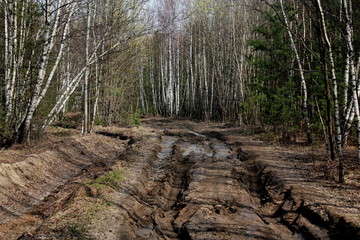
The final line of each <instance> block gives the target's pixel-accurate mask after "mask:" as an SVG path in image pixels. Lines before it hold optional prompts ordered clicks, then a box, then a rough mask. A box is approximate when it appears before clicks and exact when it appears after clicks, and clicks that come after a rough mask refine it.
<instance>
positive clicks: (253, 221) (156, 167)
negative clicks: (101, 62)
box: [0, 118, 360, 240]
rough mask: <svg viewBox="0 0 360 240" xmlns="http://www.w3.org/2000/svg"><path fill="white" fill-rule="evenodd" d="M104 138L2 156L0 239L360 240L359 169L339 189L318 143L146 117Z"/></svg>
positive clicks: (58, 138)
mask: <svg viewBox="0 0 360 240" xmlns="http://www.w3.org/2000/svg"><path fill="white" fill-rule="evenodd" d="M58 131H64V132H66V134H65V133H58ZM95 131H96V132H97V133H98V134H95V133H94V134H91V135H89V136H80V135H78V134H77V133H76V132H75V130H66V131H65V130H58V128H55V129H53V130H52V132H51V133H50V134H49V136H48V137H47V140H46V141H42V142H40V143H39V144H37V145H36V146H34V147H29V148H27V149H23V148H22V147H17V148H18V150H6V151H4V154H2V156H1V157H0V164H1V165H0V178H1V179H0V183H1V184H3V186H4V187H2V188H1V189H2V190H1V191H2V192H3V193H4V194H2V196H1V197H0V214H1V215H2V218H1V219H2V220H1V222H0V239H33V240H34V239H37V240H40V239H101V240H102V239H121V240H122V239H124V240H125V239H196V240H200V239H214V240H215V239H359V237H360V235H359V229H360V226H359V225H360V218H359V216H360V203H359V199H360V198H359V197H360V196H359V192H360V191H359V190H360V184H359V179H357V177H358V176H359V167H358V166H357V165H355V164H353V165H351V168H348V169H347V183H346V184H343V185H339V184H336V183H335V182H333V181H326V180H324V179H322V178H321V172H320V171H319V166H321V164H323V162H321V161H315V160H316V159H317V158H318V155H317V152H315V151H311V149H310V148H306V147H289V146H287V147H280V146H275V145H269V144H266V143H264V142H261V141H258V140H254V137H253V136H244V135H242V131H240V129H238V128H236V127H233V126H229V125H224V124H205V123H196V122H192V121H188V120H175V119H157V118H152V119H150V118H149V119H144V120H143V126H142V127H139V128H98V129H96V130H95ZM319 162H320V164H319ZM348 166H349V165H348Z"/></svg>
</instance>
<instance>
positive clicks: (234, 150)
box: [21, 127, 301, 240]
mask: <svg viewBox="0 0 360 240" xmlns="http://www.w3.org/2000/svg"><path fill="white" fill-rule="evenodd" d="M149 134H150V133H149ZM144 143H147V144H144ZM126 159H127V160H126V161H127V163H128V166H127V170H126V172H127V176H126V178H125V179H124V180H123V181H122V182H121V183H120V185H119V186H118V188H116V189H112V188H101V189H99V190H94V189H93V188H92V187H91V186H89V185H86V187H85V188H84V189H85V190H87V189H88V190H89V191H83V190H81V189H82V188H81V189H80V190H77V192H75V193H74V197H73V198H72V203H69V205H67V206H65V207H64V209H62V210H60V211H59V212H58V213H54V214H53V216H49V218H47V219H44V222H43V224H42V225H41V226H40V227H39V228H38V229H37V230H36V231H35V232H33V233H31V234H28V235H26V234H25V235H23V236H22V238H21V239H27V240H29V239H32V240H35V239H36V240H40V239H41V240H50V239H99V240H106V239H109V240H110V239H120V240H128V239H129V240H130V239H151V240H153V239H154V240H172V239H178V240H212V239H213V240H218V239H229V240H230V239H234V240H235V239H237V240H238V239H269V240H275V239H286V240H289V239H301V237H300V236H299V235H297V234H293V233H292V232H291V231H290V230H289V229H288V228H287V227H285V226H284V225H282V224H280V223H279V222H278V221H277V220H276V219H271V218H269V217H267V216H263V214H262V212H261V210H260V207H261V202H262V201H261V200H262V198H261V195H259V193H260V192H261V191H259V190H260V189H261V186H259V181H258V177H259V175H258V169H257V168H256V167H255V165H253V162H252V160H251V159H249V160H248V159H246V154H245V153H243V152H242V151H241V149H240V148H239V147H235V146H229V145H228V144H227V143H226V142H225V141H223V140H222V139H221V137H219V136H218V135H216V134H215V133H211V132H210V133H198V132H195V131H193V130H191V129H189V128H186V127H180V128H179V129H176V130H174V129H168V130H165V131H163V133H162V135H161V136H160V137H159V135H158V134H155V133H152V135H151V134H150V135H149V136H148V137H147V138H146V139H144V140H143V142H141V141H140V142H138V143H136V144H134V145H133V146H132V147H131V149H130V151H129V153H128V155H127V157H126ZM116 166H117V165H116V164H115V165H114V168H116ZM94 205H95V206H96V207H94ZM81 216H82V217H81ZM81 222H82V223H81ZM83 223H84V224H83ZM82 224H83V225H82ZM86 226H91V227H86Z"/></svg>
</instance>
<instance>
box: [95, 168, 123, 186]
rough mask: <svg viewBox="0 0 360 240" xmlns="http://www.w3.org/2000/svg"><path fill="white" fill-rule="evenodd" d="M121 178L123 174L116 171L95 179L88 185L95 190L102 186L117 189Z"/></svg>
mask: <svg viewBox="0 0 360 240" xmlns="http://www.w3.org/2000/svg"><path fill="white" fill-rule="evenodd" d="M123 177H124V172H123V171H120V170H116V171H112V172H110V173H107V174H105V175H103V176H101V177H99V178H97V179H95V180H94V181H93V182H91V183H90V185H92V186H94V187H95V188H97V189H99V188H101V187H102V186H104V185H105V186H109V187H112V188H114V189H117V188H118V187H119V185H118V184H119V181H121V180H122V179H123Z"/></svg>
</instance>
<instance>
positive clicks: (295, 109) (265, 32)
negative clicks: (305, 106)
mask: <svg viewBox="0 0 360 240" xmlns="http://www.w3.org/2000/svg"><path fill="white" fill-rule="evenodd" d="M264 18H265V19H266V20H267V22H266V23H264V24H262V25H260V26H258V27H256V29H255V32H256V33H258V35H257V36H258V37H257V38H256V39H252V40H251V41H249V44H250V46H251V47H252V49H253V51H254V52H261V54H254V55H252V56H249V57H248V59H247V61H248V62H250V64H252V65H253V66H254V67H255V68H256V69H258V71H257V73H256V75H255V76H254V77H253V79H252V82H251V83H250V85H249V90H250V92H252V93H253V94H249V97H248V98H247V99H246V102H245V103H244V109H246V108H249V109H252V111H251V112H249V114H251V115H253V116H252V119H253V118H257V119H256V121H259V122H261V123H262V124H265V125H270V126H274V127H273V130H274V131H275V132H281V133H283V134H284V133H286V134H288V133H289V131H290V130H291V132H293V131H296V130H297V129H298V127H297V126H299V124H300V122H301V119H302V115H301V114H302V112H301V107H299V106H301V98H300V97H299V95H300V92H301V91H300V84H299V76H297V75H296V74H297V73H296V72H294V71H293V70H292V69H291V68H292V67H293V66H292V63H293V59H294V56H293V52H292V49H291V46H290V44H289V39H288V36H287V32H286V29H285V28H284V26H283V25H282V24H281V22H280V19H279V16H278V15H276V14H274V13H271V12H265V13H264ZM292 71H293V73H294V75H291V72H292ZM254 108H255V109H257V113H256V115H254V112H256V111H254V110H253V109H254ZM250 121H253V120H250Z"/></svg>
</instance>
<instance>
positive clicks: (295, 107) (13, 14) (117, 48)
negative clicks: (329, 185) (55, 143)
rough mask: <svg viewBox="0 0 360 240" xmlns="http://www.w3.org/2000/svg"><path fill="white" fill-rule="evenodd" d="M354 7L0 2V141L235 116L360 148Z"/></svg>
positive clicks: (288, 135)
mask: <svg viewBox="0 0 360 240" xmlns="http://www.w3.org/2000/svg"><path fill="white" fill-rule="evenodd" d="M359 7H360V6H359V4H358V3H357V2H353V1H351V0H338V1H330V0H322V1H321V0H301V1H294V0H292V1H291V0H289V1H287V0H282V1H280V0H272V1H271V0H257V1H250V0H241V1H240V0H225V1H217V0H197V1H195V0H194V1H191V0H181V1H175V0H166V1H165V0H164V1H147V0H131V1H130V0H121V1H114V0H93V1H80V0H79V1H70V0H59V1H32V0H23V1H16V0H3V1H1V5H0V8H1V13H0V14H1V15H0V16H1V19H2V21H1V23H0V29H1V30H0V31H1V39H0V52H1V54H0V57H1V65H0V74H1V79H2V84H1V95H2V97H1V99H0V129H1V132H0V143H1V145H2V146H10V145H11V144H13V143H15V142H19V143H25V142H28V141H30V139H31V138H36V137H38V136H40V135H41V134H42V132H44V131H45V129H46V128H47V127H48V126H49V125H50V124H51V123H52V122H54V121H55V120H56V121H61V119H62V118H63V117H64V116H66V114H67V113H78V116H79V118H78V120H77V121H81V123H82V129H83V133H87V132H90V131H91V128H92V126H94V125H102V126H110V125H113V124H120V125H131V124H133V122H134V119H136V118H139V116H141V115H161V116H181V117H190V118H193V119H200V120H205V121H225V122H235V123H237V124H239V125H244V126H253V127H260V128H263V129H265V128H266V129H267V131H270V132H273V133H274V134H275V135H278V136H281V140H282V141H284V142H289V141H294V139H296V138H300V139H301V138H302V139H306V140H303V141H304V142H306V143H307V144H312V143H313V142H314V139H315V140H316V141H318V142H321V143H325V144H324V145H325V146H326V149H327V152H328V158H329V160H334V161H338V162H339V171H340V182H341V181H343V171H344V170H343V161H342V148H343V147H344V146H346V144H355V145H357V146H358V149H359V150H358V156H359V157H358V158H359V160H358V161H360V121H359V120H358V119H359V115H360V110H359V109H360V108H359V99H358V96H359V89H360V88H359V77H358V75H359V67H360V55H359V50H358V49H357V48H358V45H359V43H358V42H359V33H358V32H357V29H359V27H358V26H357V25H358V24H359V21H358V18H359V16H358V14H359V10H358V8H359Z"/></svg>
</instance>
